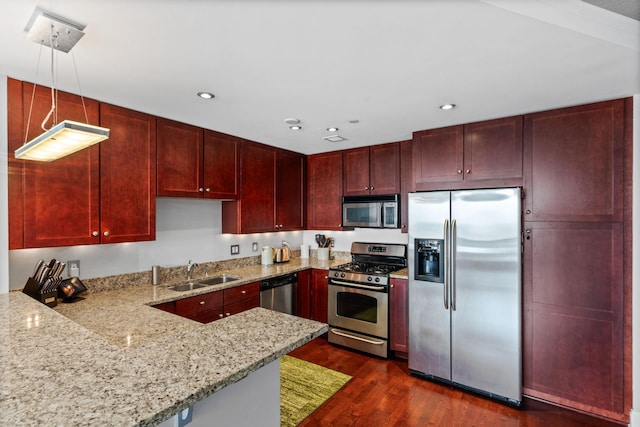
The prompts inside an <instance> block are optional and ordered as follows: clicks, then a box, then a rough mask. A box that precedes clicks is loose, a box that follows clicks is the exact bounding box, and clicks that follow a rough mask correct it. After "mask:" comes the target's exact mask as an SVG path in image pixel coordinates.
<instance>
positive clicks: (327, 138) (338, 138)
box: [322, 135, 347, 142]
mask: <svg viewBox="0 0 640 427" xmlns="http://www.w3.org/2000/svg"><path fill="white" fill-rule="evenodd" d="M322 139H324V140H325V141H329V142H340V141H346V140H347V138H343V137H341V136H340V135H330V136H325V137H324V138H322Z"/></svg>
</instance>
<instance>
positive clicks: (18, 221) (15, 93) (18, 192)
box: [7, 78, 26, 249]
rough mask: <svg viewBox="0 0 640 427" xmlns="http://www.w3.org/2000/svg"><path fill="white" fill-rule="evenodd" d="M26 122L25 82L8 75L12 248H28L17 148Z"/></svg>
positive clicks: (9, 189)
mask: <svg viewBox="0 0 640 427" xmlns="http://www.w3.org/2000/svg"><path fill="white" fill-rule="evenodd" d="M25 130H26V124H25V122H24V121H23V106H22V82H21V81H19V80H15V79H12V78H7V136H8V138H7V151H8V153H7V154H8V155H7V160H8V161H7V167H8V176H7V187H8V192H9V194H8V202H9V209H8V214H9V249H23V248H24V199H23V197H24V187H23V184H22V168H23V165H24V161H23V160H16V158H15V157H14V152H15V150H17V149H18V148H20V147H21V146H22V145H23V144H24V143H25V139H24V134H25Z"/></svg>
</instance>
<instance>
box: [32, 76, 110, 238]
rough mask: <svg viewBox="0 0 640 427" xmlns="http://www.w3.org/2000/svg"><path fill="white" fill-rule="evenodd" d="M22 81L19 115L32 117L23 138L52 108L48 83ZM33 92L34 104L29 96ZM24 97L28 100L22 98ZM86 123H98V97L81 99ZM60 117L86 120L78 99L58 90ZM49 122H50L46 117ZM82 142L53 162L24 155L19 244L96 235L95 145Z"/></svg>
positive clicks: (36, 130) (37, 131) (34, 132)
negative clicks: (79, 147) (78, 148)
mask: <svg viewBox="0 0 640 427" xmlns="http://www.w3.org/2000/svg"><path fill="white" fill-rule="evenodd" d="M33 88H34V86H33V85H32V84H29V83H23V99H24V100H25V101H24V112H23V114H24V117H28V116H29V110H31V121H30V125H29V132H28V135H27V140H31V139H33V138H35V137H36V136H38V135H39V134H41V133H42V132H43V130H42V128H41V127H40V124H41V122H42V120H43V119H44V117H45V116H46V115H47V113H48V111H49V110H50V108H51V89H49V88H46V87H43V86H37V87H36V90H35V93H34V92H33ZM32 94H33V107H31V97H32ZM27 100H29V101H28V102H27ZM84 102H85V105H86V109H87V116H88V119H89V123H90V124H94V125H95V124H98V120H99V117H98V102H97V101H94V100H90V99H85V100H84ZM56 113H57V116H58V118H59V121H62V120H65V119H69V120H75V121H78V122H82V123H86V119H85V113H84V108H83V104H82V99H81V98H80V97H79V96H76V95H71V94H68V93H64V92H58V93H57V103H56ZM46 127H47V128H49V127H51V122H49V123H47V126H46ZM102 144H110V140H109V139H107V140H106V141H103V142H102V143H100V144H99V145H94V146H93V147H89V148H86V149H84V150H81V151H78V152H76V153H73V154H71V155H69V156H66V157H63V158H60V159H58V160H55V161H53V162H37V161H24V162H23V163H24V166H23V167H24V181H23V183H24V247H25V248H39V247H47V246H71V245H89V244H94V243H100V237H99V236H93V234H92V233H93V232H97V231H98V230H99V212H100V208H99V204H100V192H99V191H100V189H99V171H100V169H99V153H100V151H99V150H100V148H99V147H100V145H102Z"/></svg>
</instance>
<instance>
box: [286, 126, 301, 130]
mask: <svg viewBox="0 0 640 427" xmlns="http://www.w3.org/2000/svg"><path fill="white" fill-rule="evenodd" d="M289 129H291V130H300V129H302V126H289Z"/></svg>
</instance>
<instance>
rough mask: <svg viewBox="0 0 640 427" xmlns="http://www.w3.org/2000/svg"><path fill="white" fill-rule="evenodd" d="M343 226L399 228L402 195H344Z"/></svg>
mask: <svg viewBox="0 0 640 427" xmlns="http://www.w3.org/2000/svg"><path fill="white" fill-rule="evenodd" d="M342 226H343V227H346V228H349V227H363V228H399V227H400V195H399V194H388V195H382V196H344V197H342Z"/></svg>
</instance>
